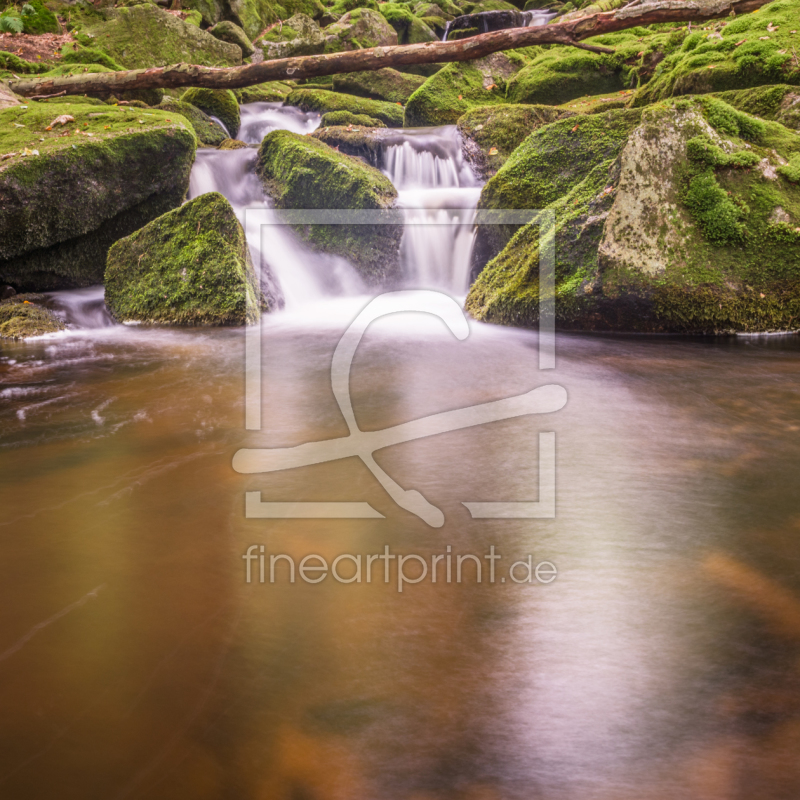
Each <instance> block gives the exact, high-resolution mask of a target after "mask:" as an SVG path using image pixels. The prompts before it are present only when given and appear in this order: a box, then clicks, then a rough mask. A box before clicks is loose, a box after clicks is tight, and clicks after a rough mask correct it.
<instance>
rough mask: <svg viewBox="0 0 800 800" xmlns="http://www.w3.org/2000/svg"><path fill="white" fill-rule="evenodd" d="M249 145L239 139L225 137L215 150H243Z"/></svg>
mask: <svg viewBox="0 0 800 800" xmlns="http://www.w3.org/2000/svg"><path fill="white" fill-rule="evenodd" d="M249 146H250V145H249V144H247V142H243V141H242V140H241V139H225V140H224V141H222V142H221V143H220V145H219V147H218V148H217V150H243V149H244V148H245V147H249Z"/></svg>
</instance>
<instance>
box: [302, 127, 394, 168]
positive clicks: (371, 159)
mask: <svg viewBox="0 0 800 800" xmlns="http://www.w3.org/2000/svg"><path fill="white" fill-rule="evenodd" d="M311 136H312V137H313V138H314V139H318V140H319V141H320V142H325V144H327V145H328V146H329V147H333V148H334V149H336V150H338V151H339V152H340V153H346V154H347V155H349V156H355V157H356V158H360V159H362V160H363V161H366V162H367V163H368V164H370V165H371V166H373V167H376V168H378V169H380V167H381V166H382V164H383V153H384V150H385V149H386V147H388V146H390V145H393V144H401V143H402V141H403V140H402V138H400V136H398V133H397V131H394V130H392V129H391V128H383V127H382V128H374V127H368V126H362V125H359V126H355V125H354V126H344V125H335V126H331V127H322V126H320V127H319V128H317V130H315V131H314V133H312V134H311Z"/></svg>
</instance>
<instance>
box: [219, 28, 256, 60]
mask: <svg viewBox="0 0 800 800" xmlns="http://www.w3.org/2000/svg"><path fill="white" fill-rule="evenodd" d="M209 33H210V34H211V35H212V36H213V37H214V38H215V39H219V40H220V41H223V42H228V43H229V44H235V45H237V46H238V47H239V48H240V49H241V51H242V57H243V58H249V57H250V56H251V55H253V53H254V52H255V50H254V49H253V43H252V42H251V41H250V39H248V38H247V34H246V33H245V32H244V31H243V30H242V29H241V28H240V27H239V26H238V25H237V24H236V23H235V22H230V21H229V20H226V19H225V20H222V22H218V23H217V24H216V25H215V26H214V27H213V28H211V29H210V30H209Z"/></svg>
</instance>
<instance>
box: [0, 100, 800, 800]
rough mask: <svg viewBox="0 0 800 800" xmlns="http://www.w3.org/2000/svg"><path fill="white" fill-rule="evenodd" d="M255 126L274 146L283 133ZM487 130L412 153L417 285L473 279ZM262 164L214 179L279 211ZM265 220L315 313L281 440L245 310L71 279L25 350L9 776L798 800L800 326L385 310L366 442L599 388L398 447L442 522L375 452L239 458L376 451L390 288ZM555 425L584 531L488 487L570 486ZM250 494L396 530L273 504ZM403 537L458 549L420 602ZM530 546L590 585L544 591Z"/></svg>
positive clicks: (290, 291)
mask: <svg viewBox="0 0 800 800" xmlns="http://www.w3.org/2000/svg"><path fill="white" fill-rule="evenodd" d="M257 111H258V110H257V109H256V110H253V114H252V116H253V119H252V120H251V122H252V127H251V128H250V130H252V131H254V133H252V135H251V136H252V138H251V141H253V140H256V139H257V137H258V136H259V135H261V133H259V131H263V130H266V126H267V125H273V124H274V123H275V121H276V119H277V121H278V122H280V118H281V112H278V113H277V117H276V114H275V109H273V108H270V109H268V112H269V115H270V116H269V120H270V121H269V122H267V115H266V113H265V114H264V125H265V127H264V128H260V127H259V125H260V124H261V123H259V122H257V120H256V119H255V118H256V117H258V116H259V113H260V112H259V113H256V112H257ZM249 112H250V110H249V109H246V115H245V116H247V115H248V114H249ZM290 114H291V116H292V119H291V124H296V123H297V122H298V119H300V118H299V117H298V116H297V115H295V114H294V113H293V112H288V113H287V116H289V115H290ZM286 124H287V126H288V125H289V124H290V123H289V122H287V123H286ZM299 124H302V125H306V124H310V125H313V120H311V121H310V123H309V122H308V120H307V119H305V120H303V119H300V123H299ZM243 129H244V126H243ZM249 136H250V135H249ZM454 136H455V134H454V131H453V130H452V129H439V130H429V131H412V132H409V133H408V134H407V135H404V136H403V137H401V139H402V140H401V141H398V142H397V143H395V144H393V145H391V146H390V147H389V148H387V150H386V152H385V153H384V162H383V165H382V167H383V169H384V170H385V171H386V173H387V174H389V175H390V176H391V177H392V178H393V180H395V181H396V183H397V185H398V189H399V191H400V201H401V204H402V206H403V208H404V209H405V212H404V213H405V214H406V215H407V219H408V220H409V222H413V221H414V220H415V219H416V220H417V221H419V220H422V221H424V222H425V223H426V224H424V225H419V226H415V225H411V224H409V226H408V229H407V231H406V237H405V239H404V242H403V248H404V251H403V252H404V259H405V267H406V270H407V273H406V274H407V275H408V283H409V286H427V287H430V286H432V287H438V288H441V289H444V290H446V291H448V292H449V293H450V294H452V295H454V296H457V297H458V296H463V294H464V292H465V291H466V271H465V268H464V266H463V265H464V263H466V260H467V259H468V256H469V244H470V237H471V231H470V226H469V220H470V219H471V214H472V213H473V210H474V207H475V202H476V201H477V191H478V189H479V186H478V185H477V184H476V182H475V181H474V179H473V178H472V177H471V175H470V174H469V173H468V172H467V171H466V170H465V169H464V167H463V164H461V163H460V160H459V159H460V156H459V154H458V149H457V147H455V146H454V144H453V143H454V142H455V141H456V140H455V138H454ZM255 153H256V151H255V149H252V148H251V149H246V150H239V151H229V152H217V151H201V152H200V153H198V160H197V163H196V165H195V168H194V171H193V175H192V188H191V192H192V194H193V195H196V194H198V193H201V192H203V191H209V190H212V189H216V190H218V191H221V192H223V194H225V195H226V196H227V197H228V198H229V199H230V201H231V203H232V204H233V205H234V207H235V208H236V209H237V211H239V212H242V211H243V209H244V208H246V207H248V206H252V205H256V206H258V207H261V208H264V209H266V212H267V213H269V201H268V199H267V198H265V197H264V195H263V193H262V192H261V190H260V187H259V184H258V182H257V181H256V180H255V179H254V177H253V175H252V172H251V166H252V160H253V159H254V157H255ZM415 154H417V155H418V156H419V157H417V155H415ZM437 159H438V161H437ZM442 162H443V163H442ZM453 221H456V222H459V223H463V224H460V225H453V224H451V223H452V222H453ZM431 222H433V223H438V224H430V223H431ZM417 228H418V230H417ZM267 230H268V234H266V235H265V236H264V239H263V241H258V242H251V247H252V248H253V249H254V251H255V252H254V258H255V260H256V263H260V262H261V261H262V260H265V261H268V262H269V266H270V272H271V273H272V274H273V278H274V279H275V280H276V281H277V282H278V283H279V284H280V288H281V290H282V292H283V294H284V296H285V299H286V308H285V310H284V311H282V312H280V313H276V314H273V315H269V316H268V317H267V318H266V319H265V320H264V324H263V326H262V332H261V333H262V336H261V340H262V362H263V376H262V381H261V387H262V406H263V414H262V421H261V428H260V430H246V429H245V403H244V385H245V382H244V374H245V334H244V332H243V331H241V330H224V329H220V330H215V329H195V330H190V329H174V330H171V329H152V328H146V327H144V326H119V325H114V324H111V321H110V319H109V318H108V316H107V314H106V313H105V312H104V309H103V306H102V302H101V300H102V290H100V289H92V290H80V291H78V292H59V293H54V294H53V297H52V303H53V304H54V305H55V307H57V308H58V309H60V313H62V314H63V315H64V317H65V319H67V321H68V322H70V324H71V325H72V328H71V329H70V330H69V331H67V332H64V333H61V334H57V335H54V336H51V337H45V338H42V339H37V340H30V341H27V342H23V343H13V344H7V343H6V344H3V345H2V352H1V353H0V401H2V402H1V404H0V453H2V464H3V475H4V480H3V482H2V484H1V485H0V499H1V500H2V508H3V514H2V516H0V531H2V538H1V539H0V548H1V549H0V554H1V556H2V561H1V562H0V563H2V565H3V572H2V574H3V580H2V584H0V599H1V600H2V602H0V678H1V680H0V707H1V708H2V710H3V718H4V722H5V724H4V726H3V728H4V733H5V738H4V740H3V748H2V751H0V797H9V798H14V799H15V800H18V799H19V800H28V799H29V798H30V799H31V800H34V799H35V800H39V798H47V797H59V798H76V800H77V799H80V800H86V798H94V797H97V798H164V800H166V799H167V798H169V799H170V800H173V799H174V798H191V799H194V798H209V799H213V800H217V799H218V800H230V799H231V798H236V799H238V798H242V799H243V800H245V799H246V800H250V799H251V798H252V799H253V800H257V799H258V800H261V799H262V798H263V799H264V800H283V798H286V800H328V799H329V798H332V799H335V800H338V799H339V798H342V800H344V799H345V798H348V800H352V799H353V798H357V799H358V800H361V798H364V799H369V800H371V799H372V798H382V799H385V798H398V799H400V798H402V799H403V800H440V799H441V800H445V799H446V800H449V799H450V798H453V799H456V798H458V799H459V800H462V799H463V800H517V799H519V800H534V799H535V798H543V799H544V800H573V798H574V799H575V800H586V799H587V798H590V800H628V799H630V800H650V799H651V798H652V799H653V800H656V799H657V800H676V798H677V799H682V798H686V800H698V799H700V800H727V799H728V798H730V799H731V800H733V799H734V798H735V799H736V800H738V799H739V798H741V800H750V799H751V798H756V797H757V798H765V799H767V800H771V799H772V798H776V799H777V798H781V799H783V798H786V800H796V798H797V797H798V796H800V760H798V758H797V753H798V751H799V750H800V574H799V573H798V566H799V565H800V499H798V496H797V488H796V475H797V474H798V470H800V440H799V439H798V434H799V433H800V389H798V380H797V378H798V372H799V370H798V354H799V349H800V348H798V342H797V339H796V338H794V337H739V338H718V339H711V338H709V339H687V338H682V339H681V338H668V337H649V338H647V337H591V336H581V335H560V336H559V337H558V338H557V347H556V355H557V360H556V368H555V369H552V370H547V371H544V372H541V371H540V370H539V358H538V338H537V335H536V333H535V332H531V331H524V330H513V329H502V328H495V327H491V326H486V325H480V324H476V323H471V324H470V332H469V336H468V337H467V338H466V339H465V340H464V341H458V340H457V339H456V338H454V337H453V336H452V335H451V334H450V333H449V332H448V331H447V329H446V328H445V326H444V325H443V324H442V323H441V321H439V320H436V319H435V318H433V317H431V316H429V315H423V314H399V315H394V316H392V317H387V318H384V319H380V320H378V321H377V322H375V323H374V324H373V325H372V326H371V327H370V328H369V330H368V331H367V333H366V335H365V337H364V340H363V342H362V344H361V345H360V347H359V349H358V351H357V354H356V357H355V361H354V363H353V366H352V370H351V376H350V391H351V395H352V404H353V408H354V409H355V416H356V418H357V421H358V424H359V426H360V428H361V429H362V430H365V431H380V430H382V429H384V428H387V427H391V426H395V425H399V424H402V423H404V422H407V421H409V420H414V419H417V418H421V417H425V416H429V415H432V414H438V413H440V412H443V411H450V410H454V409H459V408H462V407H465V406H469V405H473V404H480V403H487V402H490V401H493V400H496V399H499V398H504V397H509V396H512V395H517V394H520V393H523V392H527V391H529V390H530V389H532V388H534V387H536V386H538V385H541V384H545V383H554V384H558V385H561V386H563V387H565V389H566V391H567V393H568V397H569V400H568V402H567V405H566V406H565V408H563V409H562V410H560V411H558V412H556V413H554V414H549V415H545V416H535V415H534V416H528V417H520V418H517V419H508V420H505V421H498V422H493V423H491V424H486V425H482V426H478V427H473V428H467V429H461V430H454V431H451V432H449V433H442V434H439V435H436V436H431V437H428V438H422V439H417V440H415V441H407V442H405V443H403V444H398V445H395V446H392V447H388V448H386V449H385V450H381V451H378V452H377V453H376V460H377V462H378V464H379V465H380V467H381V468H383V469H384V470H385V471H386V472H387V473H388V474H389V475H390V476H391V478H393V479H394V480H395V481H397V482H398V483H399V484H400V485H401V486H402V487H404V488H406V489H415V490H417V491H419V492H421V493H422V495H423V496H424V497H425V498H427V499H428V500H429V501H430V502H431V503H433V504H434V505H436V506H437V507H438V508H440V509H441V510H442V511H443V512H444V516H445V523H444V525H443V526H442V527H440V528H433V527H430V526H429V525H427V524H426V523H425V522H424V521H423V520H421V519H420V518H418V517H417V516H414V515H413V514H411V513H409V512H407V511H404V510H403V509H401V508H399V507H398V506H397V505H395V503H394V502H393V501H392V500H391V499H390V497H389V496H388V495H387V494H386V492H385V491H384V490H383V488H382V487H381V485H380V483H379V482H378V480H377V479H376V477H375V475H374V474H373V473H372V472H371V471H369V470H368V469H367V467H366V466H365V464H364V463H362V462H361V460H359V459H358V458H345V459H342V460H339V461H335V462H330V463H318V464H312V465H309V466H303V467H298V468H295V469H289V470H285V471H283V472H273V473H269V474H251V475H243V474H239V473H237V472H235V471H234V470H233V468H232V460H233V457H234V454H235V453H236V452H237V451H238V450H239V449H241V448H261V447H269V448H277V447H288V446H293V445H296V444H301V443H304V442H315V441H319V440H326V439H331V438H336V437H345V436H347V434H348V428H347V425H346V423H345V420H344V418H343V417H342V414H341V412H340V411H339V408H338V407H337V404H336V399H335V397H334V393H333V390H332V385H331V359H332V356H333V352H334V348H335V347H336V343H337V341H338V340H339V337H340V336H341V334H342V332H343V331H344V329H345V328H346V327H347V325H348V324H349V323H350V321H351V320H352V319H353V318H354V316H355V314H356V313H357V312H358V310H359V309H360V308H362V307H363V306H364V305H365V304H366V303H367V302H368V300H369V297H368V295H367V293H366V290H365V289H364V287H363V286H362V285H361V284H360V282H359V281H358V279H357V276H356V275H355V273H354V271H353V270H352V268H350V267H349V265H347V264H346V263H345V262H342V261H341V260H331V259H327V260H326V259H324V258H323V257H320V256H317V255H315V254H312V253H309V252H307V251H306V250H304V248H302V247H300V246H299V245H298V243H297V242H296V241H295V240H294V239H293V238H292V237H291V235H290V234H289V233H288V232H287V231H286V230H284V229H282V228H281V227H280V226H268V228H267ZM548 431H554V432H555V435H556V492H557V507H556V516H555V518H554V519H549V518H545V519H474V518H472V517H471V515H470V513H469V512H468V510H467V508H466V507H465V505H464V503H466V502H478V501H519V500H522V501H526V500H527V501H535V500H537V498H538V491H539V489H538V487H539V475H538V464H539V434H540V433H541V432H548ZM247 492H257V493H260V497H261V500H262V501H263V502H268V501H278V502H297V503H302V502H313V501H347V502H353V503H355V502H359V503H369V504H370V505H371V506H372V508H373V509H375V510H376V511H377V512H379V513H380V514H381V515H382V517H372V518H362V519H287V518H279V519H259V518H247V517H246V516H245V494H246V493H247ZM254 545H255V548H254V550H252V551H251V552H254V553H255V554H256V555H258V554H259V553H260V549H259V548H260V547H261V546H263V547H264V553H265V564H266V579H265V582H264V583H261V582H260V581H259V574H258V572H259V566H258V561H257V560H256V561H254V562H253V563H252V576H251V577H252V581H251V582H250V583H247V581H246V561H245V560H244V559H243V558H242V556H243V555H245V554H246V552H247V551H248V549H249V548H252V547H253V546H254ZM387 546H388V547H389V548H390V552H391V554H393V555H395V556H397V555H406V556H419V558H421V559H424V560H425V562H426V565H427V566H429V567H432V564H433V556H442V559H440V560H439V562H437V563H438V567H439V572H438V579H437V581H436V582H435V583H434V582H433V581H432V579H431V574H430V572H429V574H428V575H427V576H426V577H425V579H424V580H420V581H419V582H418V583H410V582H409V583H406V584H405V585H404V586H403V587H402V588H403V591H402V592H400V591H398V582H397V576H398V560H397V558H395V559H394V560H393V561H391V560H386V561H381V560H378V561H373V563H372V565H371V567H370V568H369V571H370V574H371V577H372V580H371V582H367V580H366V575H367V572H368V567H367V556H369V555H374V554H381V553H384V554H385V551H384V548H385V547H387ZM492 547H494V548H495V551H494V552H495V554H496V555H500V556H501V557H502V558H501V559H500V560H499V561H496V562H490V561H489V560H488V559H486V556H487V555H489V554H491V548H492ZM448 548H449V551H448ZM278 554H283V555H286V556H288V557H290V558H292V559H294V562H295V565H296V566H297V570H298V571H297V574H296V576H295V581H294V583H292V582H290V579H289V563H288V561H287V560H286V559H281V560H279V561H277V562H275V569H276V572H275V581H274V582H271V581H270V575H269V569H270V561H269V556H270V555H278ZM312 554H313V555H316V556H320V557H322V558H324V559H326V561H327V563H328V564H329V565H330V564H331V563H332V562H333V560H334V559H335V558H336V557H337V556H340V555H345V556H352V557H353V558H345V559H343V560H342V561H341V562H340V566H339V572H338V573H337V574H339V576H340V577H341V578H343V579H345V580H346V579H348V578H349V577H351V576H354V575H355V573H354V570H355V562H354V560H353V559H354V558H356V557H358V556H361V557H362V569H363V576H362V580H361V581H360V582H358V581H354V582H351V583H345V582H343V581H339V580H336V579H335V578H334V577H333V576H332V575H331V574H328V575H327V577H324V579H323V580H321V581H320V582H319V583H311V582H309V581H307V580H304V579H302V578H301V577H300V573H299V563H300V561H301V559H303V558H304V557H306V556H309V555H312ZM448 555H449V556H451V559H452V571H451V575H450V580H449V581H448V580H447V577H446V575H447V573H446V564H447V557H448ZM459 555H461V556H465V555H475V556H477V557H478V559H479V560H480V561H481V562H482V573H481V576H482V580H481V582H480V583H478V581H477V571H476V567H475V563H474V561H473V560H471V559H462V561H463V564H462V566H463V571H462V572H463V574H462V580H461V582H458V581H457V568H456V557H457V556H459ZM529 555H531V556H532V562H531V563H532V564H534V565H535V564H537V563H540V562H545V561H546V562H551V563H552V564H554V565H555V566H556V567H557V570H558V577H557V578H556V579H555V580H554V581H552V582H550V583H544V582H540V581H536V580H535V579H534V580H533V581H532V582H530V583H527V582H522V583H515V582H514V581H513V580H512V579H511V577H510V575H509V567H510V566H511V563H512V562H513V561H517V560H525V559H527V557H528V556H529ZM311 563H312V565H318V564H319V563H320V562H319V561H318V560H312V562H311ZM490 563H496V578H495V581H494V582H491V581H490V579H489V565H490ZM385 567H388V572H389V581H388V582H385V581H384V577H385V576H384V568H385ZM420 570H421V566H420V562H419V561H418V560H415V559H413V558H412V559H409V560H408V561H407V563H406V565H405V574H406V575H407V576H409V577H410V579H411V580H414V579H415V578H416V576H418V575H419V574H420ZM525 571H526V570H525V568H524V567H521V566H518V567H517V572H516V573H515V574H516V576H517V577H518V578H519V576H520V575H522V578H524V577H525ZM545 574H546V573H545ZM308 577H312V578H313V579H314V580H316V578H317V577H318V574H316V573H315V574H313V576H312V575H311V574H308ZM504 579H505V580H504Z"/></svg>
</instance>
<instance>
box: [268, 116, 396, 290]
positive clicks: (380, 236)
mask: <svg viewBox="0 0 800 800" xmlns="http://www.w3.org/2000/svg"><path fill="white" fill-rule="evenodd" d="M256 172H257V173H258V175H259V177H260V178H261V180H262V182H263V183H264V186H265V188H266V191H267V192H268V193H269V195H270V196H271V197H272V198H273V200H274V202H275V205H276V207H277V208H282V209H326V210H329V211H342V210H345V211H347V210H356V211H365V212H372V213H371V215H370V216H369V224H335V225H307V226H302V227H301V228H299V229H298V233H299V234H300V235H301V237H302V238H304V239H305V240H306V241H307V242H308V243H309V244H310V245H311V246H312V247H314V248H315V249H318V250H322V251H324V252H328V253H335V254H337V255H340V256H343V257H345V258H347V259H349V260H350V261H351V263H352V264H353V265H354V266H355V267H356V268H357V269H358V270H359V272H360V273H361V275H362V276H363V277H364V278H365V279H366V280H367V281H369V282H371V283H380V282H385V281H387V280H391V279H394V278H396V277H397V273H398V270H399V249H400V238H401V237H402V232H403V229H402V224H397V223H398V222H399V220H397V218H396V215H395V214H394V213H392V212H391V209H393V208H394V205H395V202H396V200H397V191H396V190H395V188H394V186H392V184H391V182H390V181H389V179H388V178H387V177H386V176H385V175H383V174H382V173H381V172H379V171H378V170H377V169H374V168H373V167H371V166H368V165H367V164H365V163H363V162H362V161H360V160H359V159H357V158H353V157H352V156H349V155H346V154H344V153H340V152H336V150H334V149H333V148H332V147H329V146H328V145H326V144H324V143H323V142H321V141H318V140H317V139H314V138H312V137H310V136H301V135H299V134H296V133H290V132H289V131H272V132H271V133H268V134H267V135H266V137H264V141H263V142H262V143H261V147H260V148H259V151H258V160H257V162H256ZM374 212H385V213H384V214H379V215H377V216H378V217H379V219H374V218H373V217H374V216H375V215H374ZM334 216H335V215H334ZM341 218H342V219H343V220H344V221H346V219H347V215H342V217H341ZM384 221H385V222H387V223H391V224H379V223H380V222H384Z"/></svg>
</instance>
